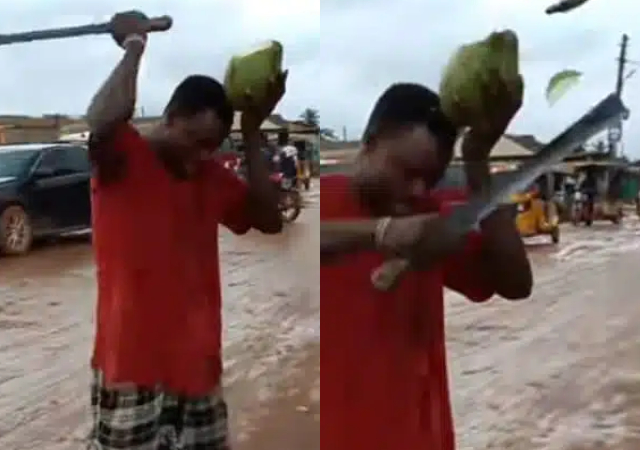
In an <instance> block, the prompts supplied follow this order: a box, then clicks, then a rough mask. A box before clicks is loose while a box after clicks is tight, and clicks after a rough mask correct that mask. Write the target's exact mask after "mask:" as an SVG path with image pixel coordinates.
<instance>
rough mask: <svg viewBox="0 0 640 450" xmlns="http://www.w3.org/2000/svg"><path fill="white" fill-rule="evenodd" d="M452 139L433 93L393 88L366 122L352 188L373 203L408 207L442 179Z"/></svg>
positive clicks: (408, 85) (409, 86) (416, 87)
mask: <svg viewBox="0 0 640 450" xmlns="http://www.w3.org/2000/svg"><path fill="white" fill-rule="evenodd" d="M456 138H457V130H456V128H455V127H454V126H453V125H452V124H451V123H450V122H449V121H448V120H447V118H446V117H445V116H444V114H443V113H442V110H441V108H440V99H439V97H438V95H437V94H435V93H434V92H432V91H431V90H429V89H428V88H426V87H424V86H421V85H419V84H411V83H399V84H394V85H392V86H391V87H389V88H388V89H387V90H386V91H385V92H384V93H383V94H382V96H381V97H380V98H379V99H378V101H377V102H376V104H375V106H374V108H373V111H372V112H371V115H370V117H369V121H368V123H367V126H366V128H365V131H364V135H363V138H362V142H363V148H362V151H361V152H360V154H359V156H358V162H357V171H356V175H355V181H356V186H358V189H359V190H360V191H361V192H360V193H361V194H363V196H364V197H365V198H366V197H373V198H370V199H369V200H373V201H374V202H375V203H379V202H384V203H393V204H394V205H395V204H398V205H402V204H404V205H406V204H409V203H410V202H411V200H412V198H414V197H415V196H416V195H419V194H420V193H422V192H423V191H425V190H428V189H431V188H433V187H434V186H435V185H436V184H437V183H438V181H440V179H441V178H442V177H443V175H444V173H445V171H446V169H447V166H448V165H449V163H450V161H451V158H452V156H453V146H454V144H455V141H456Z"/></svg>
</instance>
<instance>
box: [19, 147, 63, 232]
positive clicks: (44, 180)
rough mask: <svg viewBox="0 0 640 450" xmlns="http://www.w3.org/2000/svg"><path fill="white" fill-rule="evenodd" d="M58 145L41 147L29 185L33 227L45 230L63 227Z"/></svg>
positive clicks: (37, 230) (61, 182)
mask: <svg viewBox="0 0 640 450" xmlns="http://www.w3.org/2000/svg"><path fill="white" fill-rule="evenodd" d="M60 160H61V153H60V149H57V148H51V149H46V150H44V151H43V155H42V157H41V158H40V161H39V162H38V163H37V164H36V166H35V167H34V170H33V173H32V181H31V183H30V185H29V192H28V194H27V197H28V202H27V205H28V210H29V215H30V216H31V222H32V223H33V226H34V231H35V232H36V233H37V234H46V233H50V232H52V231H54V230H58V229H60V228H62V227H64V222H65V219H64V211H63V210H64V203H63V201H62V199H63V198H64V197H65V190H66V180H65V179H64V177H61V176H59V172H58V167H59V161H60Z"/></svg>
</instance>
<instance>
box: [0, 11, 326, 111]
mask: <svg viewBox="0 0 640 450" xmlns="http://www.w3.org/2000/svg"><path fill="white" fill-rule="evenodd" d="M133 8H136V9H139V10H141V11H143V12H144V13H146V14H147V15H149V16H152V15H162V14H168V15H171V16H172V17H173V18H174V27H173V29H172V30H171V31H169V32H167V33H159V34H154V35H153V36H152V37H151V39H150V42H149V45H148V48H147V54H146V55H145V61H144V65H143V70H142V76H141V81H140V104H141V105H142V106H144V108H145V111H146V112H147V113H148V114H153V113H158V112H159V111H160V110H161V109H162V107H163V106H164V104H165V103H166V101H167V100H168V98H169V96H170V94H171V91H172V89H173V88H174V87H175V85H176V84H177V83H179V82H180V81H181V80H182V79H183V78H184V77H185V76H187V75H189V74H193V73H203V74H209V75H213V76H215V77H217V78H219V79H222V78H223V76H224V69H225V67H226V64H227V62H228V60H229V58H230V57H231V56H232V55H233V54H234V53H235V52H242V51H245V50H248V49H251V47H252V46H254V45H255V44H259V43H260V42H262V41H265V40H267V39H278V40H280V41H281V42H282V43H283V44H284V47H285V64H286V65H287V66H288V67H289V68H290V70H291V74H290V76H289V85H288V91H289V92H288V94H287V95H286V98H285V99H284V100H283V102H282V103H281V105H280V108H279V109H280V111H281V112H282V113H284V115H285V116H287V117H292V118H295V117H297V116H298V115H299V114H300V112H301V111H302V110H303V109H304V108H306V107H307V106H312V105H313V104H314V103H316V102H315V100H314V98H315V97H316V96H317V91H315V90H314V89H313V88H314V86H315V83H317V79H318V70H319V69H320V64H319V63H318V57H319V49H320V1H319V0H136V1H133V2H131V1H126V0H100V1H95V2H94V1H83V0H20V1H19V2H17V3H11V2H5V3H0V24H1V25H0V33H10V32H13V31H24V30H33V29H40V28H48V27H59V26H69V25H83V24H86V23H94V22H103V21H106V20H108V19H109V17H110V16H111V15H112V14H113V13H115V12H118V11H121V10H129V9H133ZM120 54H121V51H120V49H119V48H118V47H117V46H116V45H115V44H114V43H113V41H112V40H111V39H110V38H109V37H106V36H92V37H83V38H77V39H67V40H58V41H43V42H34V43H28V44H15V45H11V46H6V47H3V48H2V49H0V67H1V68H2V69H1V70H0V114H2V113H25V114H37V115H40V114H43V113H55V112H62V113H70V114H81V113H83V112H84V110H85V109H86V107H87V104H88V102H89V100H90V98H91V96H92V95H93V93H94V92H95V90H96V89H97V88H98V87H99V86H100V84H101V83H102V81H104V79H105V78H106V76H107V75H108V73H109V72H110V70H111V69H112V68H113V66H114V65H115V64H116V63H117V61H118V58H119V55H120Z"/></svg>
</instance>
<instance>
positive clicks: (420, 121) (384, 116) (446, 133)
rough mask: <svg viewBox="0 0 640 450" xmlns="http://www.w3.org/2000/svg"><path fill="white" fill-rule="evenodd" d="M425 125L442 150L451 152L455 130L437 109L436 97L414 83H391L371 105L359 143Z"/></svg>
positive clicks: (437, 97)
mask: <svg viewBox="0 0 640 450" xmlns="http://www.w3.org/2000/svg"><path fill="white" fill-rule="evenodd" d="M412 126H426V127H427V128H428V129H429V131H431V133H433V134H434V136H435V137H436V139H437V140H438V143H439V144H440V145H441V146H443V147H444V148H445V149H447V150H449V149H453V145H454V144H455V142H456V139H457V136H458V130H457V129H456V127H455V126H454V125H453V123H452V122H451V121H450V120H449V119H447V117H446V116H445V115H444V113H443V112H442V108H441V106H440V97H439V96H438V94H436V93H435V92H433V91H432V90H431V89H429V88H428V87H426V86H423V85H421V84H417V83H395V84H392V85H391V86H389V87H388V88H387V89H386V90H385V91H384V92H383V93H382V95H381V96H380V97H379V98H378V101H377V102H376V103H375V105H374V107H373V110H372V111H371V114H370V115H369V121H368V122H367V126H366V127H365V130H364V134H363V136H362V141H363V142H364V143H369V142H370V141H371V140H372V139H373V138H375V137H377V136H380V135H382V134H384V133H388V132H394V131H397V130H398V129H402V128H407V127H412Z"/></svg>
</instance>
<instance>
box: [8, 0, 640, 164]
mask: <svg viewBox="0 0 640 450" xmlns="http://www.w3.org/2000/svg"><path fill="white" fill-rule="evenodd" d="M551 1H553V0H394V1H389V0H207V1H205V0H137V2H134V3H133V4H132V3H131V2H130V1H125V0H101V1H99V2H87V1H81V0H55V1H54V0H21V1H20V2H16V3H13V2H5V3H4V4H3V3H0V17H1V18H2V26H0V32H2V33H9V32H12V31H24V30H33V29H39V28H46V27H58V26H67V25H79V24H85V23H92V22H101V21H104V20H107V19H108V18H109V17H110V15H111V14H113V13H114V12H117V11H120V10H126V9H131V8H132V7H135V8H138V9H140V10H142V11H143V12H145V13H147V14H148V15H150V16H152V15H161V14H169V15H171V16H173V18H174V28H173V29H172V30H171V31H169V32H167V33H159V34H157V35H153V36H152V39H151V40H150V42H149V46H148V49H147V54H146V55H145V61H144V65H143V69H142V74H141V80H140V95H139V97H140V98H139V101H140V106H142V107H144V110H145V112H146V113H147V114H154V113H158V112H159V111H160V110H161V109H162V107H163V105H164V103H165V102H166V101H167V99H168V97H169V95H170V94H171V91H172V89H173V87H174V86H175V85H176V84H177V83H178V82H179V81H180V80H181V79H182V78H184V77H185V76H187V75H189V74H192V73H205V74H210V75H213V76H216V77H218V78H222V77H223V74H224V69H225V67H226V64H227V61H228V59H229V58H230V57H231V56H232V55H233V54H234V53H237V52H242V51H245V50H246V49H249V48H251V47H252V46H253V45H254V44H256V43H259V42H262V41H264V40H266V39H278V40H280V41H282V42H283V44H284V48H285V65H286V66H287V67H288V68H289V69H290V76H289V84H288V90H287V94H286V96H285V98H284V99H283V101H282V103H281V104H280V105H279V108H278V112H280V113H282V114H283V115H284V116H285V117H287V118H290V119H292V118H296V117H297V116H298V115H299V114H300V113H301V112H302V111H303V110H304V109H305V108H307V107H311V108H317V109H318V110H319V111H320V116H321V121H322V125H323V126H324V127H328V128H333V129H335V130H336V131H337V132H338V134H339V135H341V134H342V130H343V128H345V129H346V131H347V137H348V138H351V139H357V138H358V137H359V136H360V133H361V131H362V128H363V126H364V123H365V122H366V120H367V116H368V114H369V111H370V109H371V107H372V105H373V103H374V102H375V100H376V98H377V97H378V95H379V94H380V93H381V92H382V91H383V90H384V89H385V88H386V87H387V86H389V85H390V84H392V83H394V82H398V81H412V82H419V83H423V84H426V85H428V86H430V87H432V88H437V86H438V81H439V78H440V74H441V71H442V68H443V67H444V65H445V63H446V61H447V59H448V57H449V56H450V55H451V53H452V52H453V51H454V49H455V48H456V47H457V46H458V45H460V44H463V43H466V42H469V41H473V40H477V39H480V38H483V37H484V36H486V34H488V33H489V32H491V31H493V30H496V29H504V28H511V29H513V30H515V31H516V32H517V33H518V35H519V38H520V48H521V72H522V75H523V77H524V79H525V85H526V87H525V102H524V105H523V107H522V109H521V111H520V112H519V113H518V115H517V117H516V118H515V119H514V121H513V123H512V125H511V127H510V129H509V131H510V132H513V133H521V134H534V135H536V136H537V137H538V138H539V139H541V140H543V141H544V140H548V139H550V138H552V137H553V136H554V135H555V134H557V133H559V132H561V131H562V130H563V129H564V128H565V127H567V126H568V125H570V124H571V123H572V122H573V121H574V120H576V119H577V118H579V117H580V116H581V115H582V114H583V113H584V112H585V111H586V110H587V109H588V108H589V107H591V106H593V105H594V104H595V103H597V102H598V101H599V100H600V99H601V98H603V97H604V96H605V95H607V94H608V93H610V92H611V91H612V90H613V89H614V86H615V72H616V61H615V59H616V57H617V54H618V51H619V42H620V38H621V35H622V33H623V32H628V33H629V34H630V38H631V39H630V46H629V55H628V56H629V58H630V59H631V60H634V59H637V60H638V61H640V34H639V35H638V41H636V40H635V38H634V35H633V31H634V29H635V28H636V27H637V20H638V17H640V2H637V1H631V0H607V1H605V0H589V1H588V2H587V3H586V4H585V5H584V6H582V7H580V8H579V9H576V10H574V11H573V12H571V13H569V14H566V15H554V16H547V15H545V14H544V9H545V7H546V6H548V5H549V3H550V2H551ZM320 2H322V3H320ZM1 50H2V51H1V52H0V64H1V67H2V70H0V98H1V99H2V102H1V103H0V105H1V107H0V114H9V113H14V114H32V115H40V114H50V113H67V114H82V113H83V112H84V111H85V109H86V107H87V104H88V102H89V100H90V98H91V96H92V94H93V93H94V92H95V90H96V89H97V88H98V87H99V85H100V84H101V82H102V81H103V80H104V79H105V77H106V76H107V74H108V73H109V71H110V70H111V68H112V67H113V66H114V65H115V64H116V62H117V60H118V58H119V55H120V52H121V50H120V49H118V48H117V46H115V45H114V43H113V42H112V41H111V40H110V39H109V38H108V37H106V36H92V37H83V38H77V39H68V40H59V41H48V42H38V43H29V44H17V45H12V46H7V47H4V48H2V49H1ZM633 68H634V66H632V65H630V66H629V70H632V69H633ZM563 69H575V70H578V71H580V72H583V79H582V82H581V83H580V84H579V85H578V86H576V87H575V88H574V89H573V90H572V91H571V92H569V93H568V94H567V95H566V96H565V97H564V98H562V99H561V100H560V101H559V102H558V103H557V104H556V105H554V106H553V107H550V106H549V105H548V104H547V103H546V100H545V96H544V90H545V87H546V84H547V82H548V80H549V78H550V77H551V76H552V75H553V74H554V73H556V72H558V71H560V70H563ZM638 69H639V72H640V67H638ZM624 100H625V103H626V104H627V106H628V107H630V108H631V110H632V112H631V117H630V119H629V120H628V121H627V122H625V138H624V151H625V152H626V153H628V154H630V155H632V156H636V157H640V127H639V126H638V125H636V124H640V118H638V117H636V116H635V114H634V112H633V109H634V107H635V106H636V105H638V108H639V109H640V76H632V77H631V78H629V79H628V81H627V83H626V86H625V92H624Z"/></svg>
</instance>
